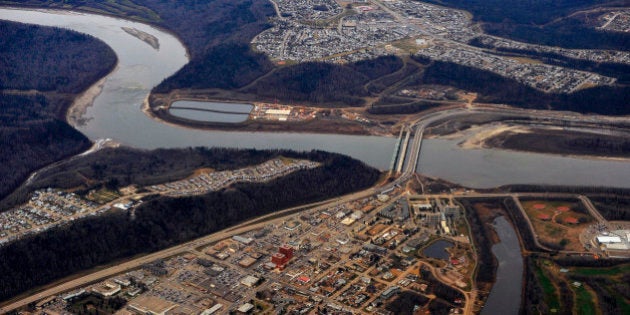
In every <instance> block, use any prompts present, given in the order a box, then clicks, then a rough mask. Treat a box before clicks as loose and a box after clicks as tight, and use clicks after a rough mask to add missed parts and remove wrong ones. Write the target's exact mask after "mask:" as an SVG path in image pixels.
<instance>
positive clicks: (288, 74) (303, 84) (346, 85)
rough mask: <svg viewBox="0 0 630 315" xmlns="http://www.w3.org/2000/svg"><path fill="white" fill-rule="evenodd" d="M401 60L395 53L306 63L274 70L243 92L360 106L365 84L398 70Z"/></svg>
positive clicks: (271, 98) (291, 99)
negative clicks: (338, 62)
mask: <svg viewBox="0 0 630 315" xmlns="http://www.w3.org/2000/svg"><path fill="white" fill-rule="evenodd" d="M402 66H403V63H402V60H401V59H400V58H398V57H394V56H386V57H379V58H375V59H372V60H363V61H358V62H355V63H351V64H347V65H336V64H329V63H321V62H306V63H300V64H297V65H293V66H287V67H282V68H279V69H277V70H276V71H275V72H273V73H271V74H270V75H268V76H265V77H263V78H261V79H259V80H258V81H256V82H255V83H254V84H253V86H251V87H249V88H247V89H245V92H249V93H253V94H256V95H257V96H260V97H263V98H266V99H270V100H274V99H279V100H282V101H287V102H291V103H292V102H308V103H315V104H320V105H323V106H335V105H337V106H348V105H350V106H361V105H364V100H363V97H365V96H368V95H370V93H369V92H368V90H367V89H366V87H365V85H366V84H367V83H369V82H370V81H372V80H375V79H377V78H380V77H383V76H385V75H388V74H391V73H393V72H396V71H398V70H399V69H400V68H401V67H402Z"/></svg>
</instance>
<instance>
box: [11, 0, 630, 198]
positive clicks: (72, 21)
mask: <svg viewBox="0 0 630 315" xmlns="http://www.w3.org/2000/svg"><path fill="white" fill-rule="evenodd" d="M0 19H5V20H12V21H18V22H24V23H32V24H39V25H47V26H57V27H62V28H67V29H72V30H75V31H79V32H82V33H86V34H90V35H93V36H95V37H97V38H99V39H101V40H103V41H104V42H105V43H107V44H108V45H109V46H111V47H112V49H113V50H114V51H115V52H116V54H117V55H118V59H119V64H118V67H117V69H116V70H115V71H114V72H113V73H112V74H111V75H110V76H109V77H108V78H107V80H106V81H105V84H104V86H103V89H102V92H101V94H100V95H99V96H98V97H97V98H96V99H95V101H94V104H93V106H91V107H89V108H88V109H87V111H86V113H85V116H84V118H85V123H84V124H80V125H77V126H75V127H76V128H77V129H79V130H80V131H81V132H83V133H84V134H85V135H87V136H88V137H89V138H90V139H93V140H96V139H104V138H112V139H114V140H116V141H118V142H120V143H122V144H125V145H129V146H133V147H138V148H146V149H153V148H177V147H187V146H222V147H239V148H257V149H270V148H271V149H274V148H283V149H294V150H312V149H320V150H326V151H332V152H338V153H342V154H347V155H349V156H352V157H354V158H357V159H360V160H362V161H364V162H366V163H367V164H370V165H372V166H374V167H377V168H380V169H387V168H388V167H389V164H390V161H391V157H392V151H393V149H394V145H395V143H396V139H395V138H394V137H376V136H351V135H331V134H308V133H269V132H255V133H253V132H226V131H205V130H194V129H189V128H184V127H177V126H173V125H170V124H164V123H161V122H158V121H156V120H153V119H151V118H149V117H147V116H146V115H145V114H144V113H143V112H142V111H141V107H142V103H143V101H144V100H145V98H146V97H147V95H148V93H149V92H150V90H151V88H152V87H153V86H155V85H157V84H159V83H160V82H161V81H162V80H163V79H164V78H166V77H168V76H170V75H171V74H173V73H174V72H175V71H177V70H178V69H180V68H181V67H182V66H184V65H185V64H186V63H187V62H188V58H187V56H186V50H185V48H184V47H183V46H182V44H181V43H180V42H179V41H178V39H177V38H175V37H174V36H173V35H171V34H169V33H167V32H164V31H162V30H159V29H157V28H154V27H152V26H149V25H146V24H142V23H136V22H131V21H127V20H123V19H117V18H112V17H106V16H99V15H93V14H84V13H75V12H67V11H51V10H46V11H37V10H22V9H20V10H14V9H0ZM122 27H129V28H135V29H137V30H140V31H143V32H146V33H148V34H151V35H153V36H155V37H156V38H157V39H158V41H159V49H154V48H153V47H151V46H150V45H147V44H146V43H145V42H142V41H141V40H139V39H138V38H136V37H133V36H132V35H130V34H128V33H127V32H125V31H124V30H123V29H122ZM418 169H419V171H420V172H422V173H424V174H427V175H430V176H435V177H440V178H444V179H446V180H450V181H453V182H457V183H460V184H463V185H466V186H470V187H491V186H497V185H504V184H516V183H539V184H569V185H592V186H617V187H630V181H627V178H630V165H629V163H624V162H614V161H603V160H588V159H575V158H567V157H559V156H551V155H544V154H529V153H520V152H508V151H502V150H486V149H481V150H464V149H461V148H459V147H458V146H457V141H456V140H439V139H429V140H425V141H423V144H422V152H421V156H420V163H419V168H418Z"/></svg>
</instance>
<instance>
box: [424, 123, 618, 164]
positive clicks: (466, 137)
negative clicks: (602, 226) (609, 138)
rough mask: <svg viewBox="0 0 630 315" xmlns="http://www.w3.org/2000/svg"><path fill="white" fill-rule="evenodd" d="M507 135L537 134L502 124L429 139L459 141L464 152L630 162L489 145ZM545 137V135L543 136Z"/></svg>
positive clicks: (473, 127)
mask: <svg viewBox="0 0 630 315" xmlns="http://www.w3.org/2000/svg"><path fill="white" fill-rule="evenodd" d="M554 129H555V130H561V128H560V127H551V128H548V130H554ZM506 133H521V134H524V133H527V134H532V133H534V134H535V133H536V131H535V130H534V128H533V127H531V126H527V125H510V124H506V123H502V122H498V123H490V124H483V125H475V126H471V127H470V128H467V129H465V130H460V131H456V132H453V133H450V134H446V135H431V136H429V137H427V138H428V139H442V140H458V143H457V146H458V147H460V148H462V149H464V150H481V149H487V150H501V151H508V152H518V153H531V154H544V155H550V156H561V157H567V158H573V159H582V160H594V161H612V162H630V157H618V156H606V155H592V154H576V153H556V152H549V151H546V152H545V151H537V150H529V149H527V148H526V147H523V148H522V149H514V148H507V147H505V146H503V145H501V144H498V145H491V144H489V142H490V140H492V138H494V137H497V136H501V135H503V134H506ZM541 136H544V135H541Z"/></svg>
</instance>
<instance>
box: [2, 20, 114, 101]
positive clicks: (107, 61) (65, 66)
mask: <svg viewBox="0 0 630 315" xmlns="http://www.w3.org/2000/svg"><path fill="white" fill-rule="evenodd" d="M0 34H2V36H0V56H1V57H2V59H1V60H2V66H1V67H0V89H2V90H7V89H15V90H37V91H40V92H47V91H56V92H59V93H79V92H82V91H83V90H85V89H86V88H87V87H89V86H90V85H91V84H92V83H93V82H96V81H98V80H99V79H100V78H102V77H104V76H105V75H106V74H107V73H109V71H111V69H113V67H114V65H115V64H116V54H115V53H114V51H113V50H112V49H111V48H109V46H107V45H106V44H105V43H103V42H102V41H100V40H98V39H95V38H93V37H91V36H88V35H85V34H81V33H77V32H73V31H68V30H63V29H59V28H54V27H42V26H36V25H27V24H21V23H15V22H7V21H2V20H0Z"/></svg>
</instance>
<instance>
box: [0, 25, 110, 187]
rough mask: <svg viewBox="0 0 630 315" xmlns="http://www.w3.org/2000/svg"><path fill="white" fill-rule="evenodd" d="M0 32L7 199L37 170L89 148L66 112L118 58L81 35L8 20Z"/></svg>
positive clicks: (0, 173)
mask: <svg viewBox="0 0 630 315" xmlns="http://www.w3.org/2000/svg"><path fill="white" fill-rule="evenodd" d="M0 32H1V34H2V36H0V60H1V61H0V62H1V63H2V66H1V67H0V89H2V90H3V91H0V152H1V154H0V164H1V165H2V166H3V167H1V168H0V199H2V198H4V197H5V196H6V195H7V194H8V193H10V192H11V191H12V190H14V189H15V188H16V187H17V186H18V185H19V184H20V183H21V182H22V181H24V180H25V179H26V177H28V175H29V174H30V173H31V172H33V171H34V170H36V169H38V168H40V167H42V166H44V165H47V164H50V163H53V162H55V161H57V160H60V159H63V158H65V157H68V156H72V155H74V154H77V153H79V152H81V151H84V150H86V149H87V148H89V146H90V141H89V140H88V139H87V138H86V137H85V136H83V135H82V134H81V133H79V132H78V131H76V130H75V129H73V128H72V127H71V126H70V125H68V124H67V123H66V122H65V121H64V119H65V110H66V108H67V107H68V106H69V105H70V104H71V102H72V100H73V98H74V96H75V93H78V92H81V91H83V90H84V89H86V88H87V87H89V86H90V85H91V84H92V83H94V82H95V81H97V80H98V79H100V78H101V77H102V76H104V75H105V74H106V73H108V72H109V71H111V70H112V69H113V67H114V66H115V64H116V56H115V54H114V52H113V51H112V50H111V49H110V48H109V47H108V46H107V45H105V43H103V42H101V41H100V40H97V39H95V38H93V37H90V36H87V35H83V34H79V33H77V32H72V31H67V30H62V29H55V28H49V27H40V26H29V25H24V24H20V23H13V22H3V21H0ZM26 67H28V68H26ZM77 69H80V71H77ZM15 90H18V91H15ZM42 91H43V92H42ZM61 93H68V94H61Z"/></svg>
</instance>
